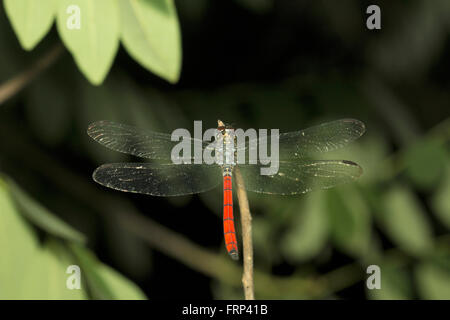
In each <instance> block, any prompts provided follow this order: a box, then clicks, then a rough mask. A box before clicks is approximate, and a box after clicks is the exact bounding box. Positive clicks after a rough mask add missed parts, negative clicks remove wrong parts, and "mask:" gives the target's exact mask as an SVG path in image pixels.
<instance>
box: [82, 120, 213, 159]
mask: <svg viewBox="0 0 450 320" xmlns="http://www.w3.org/2000/svg"><path fill="white" fill-rule="evenodd" d="M87 133H88V135H89V136H90V137H91V138H92V139H94V140H95V141H97V142H98V143H100V144H102V145H104V146H105V147H107V148H109V149H112V150H114V151H118V152H122V153H127V154H131V155H134V156H137V157H141V158H148V159H160V160H170V159H171V157H170V156H171V151H172V149H173V147H174V146H175V145H177V144H178V143H179V141H171V135H170V134H167V133H159V132H153V131H150V130H144V129H139V128H137V127H134V126H129V125H125V124H121V123H115V122H112V121H106V120H105V121H98V122H94V123H92V124H90V125H89V127H88V130H87ZM189 141H190V142H191V146H192V148H191V150H192V154H193V150H194V149H193V143H194V141H197V142H198V143H200V144H201V145H202V150H203V148H206V147H207V146H208V145H209V144H210V142H205V141H201V140H198V139H193V138H190V139H189Z"/></svg>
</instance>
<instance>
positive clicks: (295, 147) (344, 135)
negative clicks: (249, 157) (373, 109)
mask: <svg viewBox="0 0 450 320" xmlns="http://www.w3.org/2000/svg"><path fill="white" fill-rule="evenodd" d="M364 132H365V125H364V123H363V122H361V121H359V120H356V119H340V120H336V121H332V122H327V123H323V124H320V125H317V126H313V127H310V128H307V129H304V130H300V131H293V132H286V133H281V134H279V135H278V144H279V160H289V159H298V158H310V157H316V156H318V155H320V153H323V152H329V151H333V150H337V149H339V148H342V147H344V146H346V145H347V144H349V143H351V142H352V141H353V140H356V139H358V138H359V137H361V136H362V135H363V134H364ZM259 143H261V144H267V145H270V143H271V136H270V135H268V136H267V137H260V138H259V139H258V141H255V140H250V141H248V142H247V143H246V150H249V151H248V152H251V151H255V149H256V148H259ZM268 150H270V147H268Z"/></svg>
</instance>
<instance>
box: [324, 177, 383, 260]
mask: <svg viewBox="0 0 450 320" xmlns="http://www.w3.org/2000/svg"><path fill="white" fill-rule="evenodd" d="M326 192H327V193H328V218H329V220H330V226H331V234H332V237H333V240H334V242H335V244H336V246H337V247H339V248H340V249H342V250H344V251H345V252H347V253H349V254H351V255H354V256H359V257H366V258H367V257H369V255H371V254H373V253H374V252H373V250H371V249H372V248H371V238H372V236H371V223H372V221H371V218H370V213H369V208H368V207H367V204H366V203H365V201H364V200H363V199H362V198H361V195H360V194H359V192H358V190H357V189H356V188H355V187H354V186H352V185H346V186H341V187H339V188H335V189H333V190H329V191H326Z"/></svg>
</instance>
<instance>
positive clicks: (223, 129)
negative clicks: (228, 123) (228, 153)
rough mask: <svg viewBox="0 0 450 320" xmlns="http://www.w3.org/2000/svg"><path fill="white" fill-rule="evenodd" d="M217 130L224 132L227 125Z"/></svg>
mask: <svg viewBox="0 0 450 320" xmlns="http://www.w3.org/2000/svg"><path fill="white" fill-rule="evenodd" d="M217 130H219V131H222V132H224V131H225V126H220V127H217Z"/></svg>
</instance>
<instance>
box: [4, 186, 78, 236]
mask: <svg viewBox="0 0 450 320" xmlns="http://www.w3.org/2000/svg"><path fill="white" fill-rule="evenodd" d="M8 184H9V187H10V190H11V196H12V198H13V199H14V202H15V204H16V206H17V208H18V209H19V210H20V212H21V213H22V214H23V215H24V216H25V217H26V218H27V219H29V220H30V221H31V222H32V223H34V224H35V225H37V226H38V227H40V228H42V229H43V230H45V231H47V232H48V233H50V234H52V235H54V236H57V237H60V238H64V239H67V240H72V241H77V242H84V241H85V237H84V235H83V234H82V233H80V232H78V231H77V230H75V229H73V228H72V227H71V226H69V225H68V224H67V223H65V222H64V221H62V220H60V219H59V218H58V217H56V216H54V215H53V214H52V213H51V212H50V211H48V210H47V209H46V208H45V207H43V206H41V205H40V204H39V203H37V202H36V201H35V200H34V199H33V198H31V197H30V196H29V195H28V194H27V193H26V192H24V191H23V190H22V189H21V188H20V187H19V186H18V185H17V184H16V183H14V182H13V181H12V180H11V179H8Z"/></svg>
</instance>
